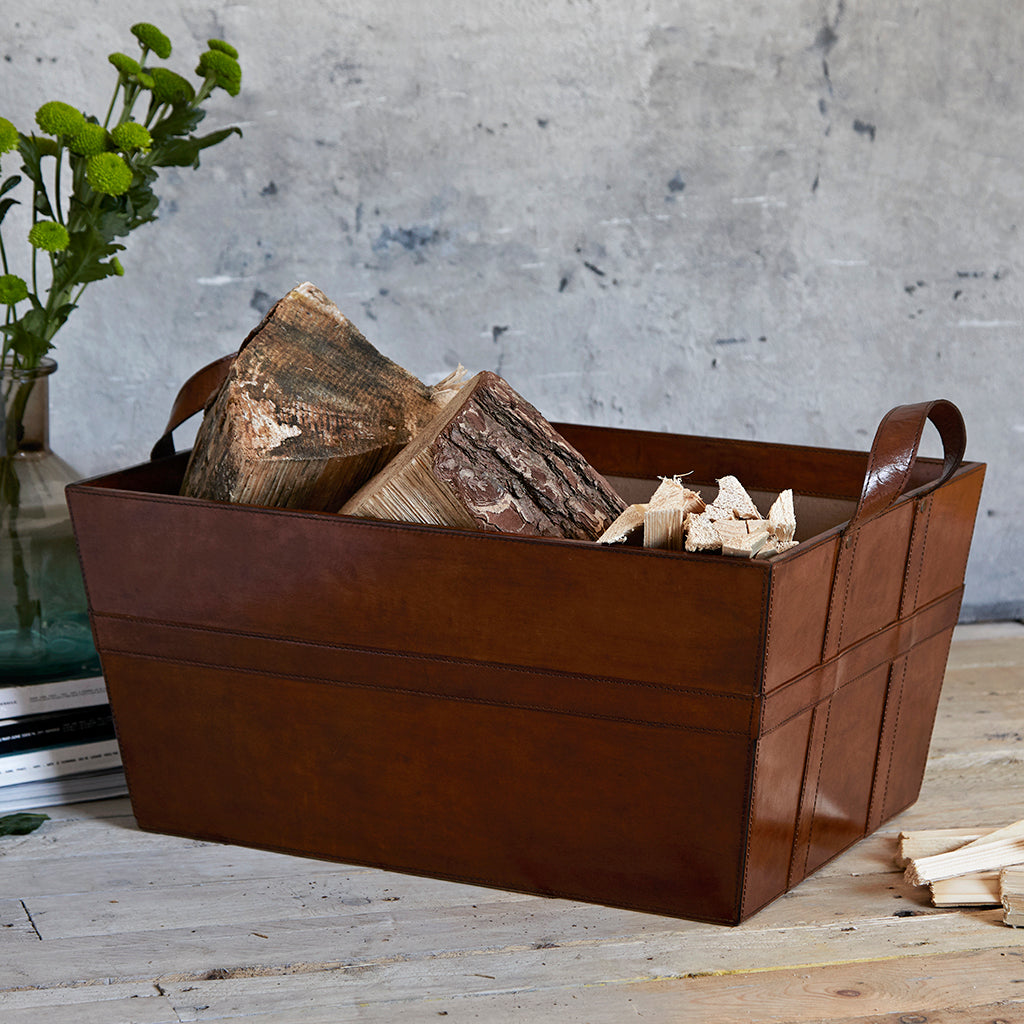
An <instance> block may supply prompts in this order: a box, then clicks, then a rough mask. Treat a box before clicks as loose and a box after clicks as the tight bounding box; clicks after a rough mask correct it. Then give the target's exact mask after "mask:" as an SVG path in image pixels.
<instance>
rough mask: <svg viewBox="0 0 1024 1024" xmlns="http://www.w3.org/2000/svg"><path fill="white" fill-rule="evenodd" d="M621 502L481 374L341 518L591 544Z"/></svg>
mask: <svg viewBox="0 0 1024 1024" xmlns="http://www.w3.org/2000/svg"><path fill="white" fill-rule="evenodd" d="M624 508H625V502H624V501H623V500H622V499H621V498H620V497H619V496H618V495H617V494H616V493H615V491H614V490H612V488H611V486H610V485H609V484H608V482H607V481H606V480H605V479H604V478H603V477H602V476H601V475H600V474H599V473H597V472H596V470H594V469H593V468H592V467H591V466H590V465H589V464H588V463H587V462H586V460H585V459H584V458H583V456H582V455H581V454H580V453H579V452H578V451H576V449H575V448H573V447H572V446H571V445H570V444H569V443H568V442H567V441H566V440H565V439H564V438H562V436H561V435H560V434H558V432H557V431H556V430H555V429H554V428H553V427H552V426H551V424H550V423H548V421H547V420H545V419H544V417H543V416H541V414H540V413H539V412H537V410H536V409H535V408H534V407H533V406H532V405H530V404H529V403H528V402H527V401H525V400H524V399H523V398H522V397H521V396H520V395H518V394H517V393H516V392H515V391H514V390H513V389H512V388H511V387H510V386H509V384H508V383H507V382H506V381H504V380H503V379H502V378H501V377H498V376H497V375H496V374H494V373H490V372H489V371H483V372H482V373H478V374H477V375H476V376H475V377H473V379H472V380H470V381H469V383H468V384H466V385H465V386H464V387H463V388H462V390H461V391H459V393H458V395H457V396H456V397H455V398H454V399H453V400H452V401H451V402H450V403H449V404H448V405H447V406H446V407H445V409H444V410H443V411H442V412H441V413H439V414H438V415H437V416H436V417H435V419H434V420H433V421H432V422H431V423H430V424H429V425H428V426H427V427H425V428H424V429H423V430H421V431H420V432H419V433H418V434H417V435H416V436H415V437H414V438H413V439H412V441H410V442H409V444H408V445H407V446H406V448H404V449H403V450H402V452H401V453H400V454H399V455H397V456H396V457H395V458H394V459H393V460H392V461H391V462H390V463H389V464H388V465H387V466H385V467H384V469H383V470H382V471H381V472H380V473H378V474H377V476H375V477H374V478H373V479H372V480H370V481H369V482H368V483H367V484H365V485H364V486H363V487H362V488H360V490H359V491H358V492H357V493H356V494H354V495H353V496H352V498H351V499H349V501H348V502H346V503H345V505H344V506H343V507H342V509H341V512H342V514H344V515H353V516H360V517H363V518H369V519H390V520H397V521H399V522H410V523H423V524H427V525H434V526H450V527H456V528H459V529H465V530H484V531H491V532H500V533H510V534H518V535H521V536H541V537H568V538H574V539H579V540H596V539H597V538H598V537H600V536H601V534H602V533H603V532H604V530H605V529H606V528H607V527H608V526H609V525H610V524H611V523H612V522H613V521H614V520H615V519H616V517H617V516H618V515H619V513H620V512H622V511H623V510H624Z"/></svg>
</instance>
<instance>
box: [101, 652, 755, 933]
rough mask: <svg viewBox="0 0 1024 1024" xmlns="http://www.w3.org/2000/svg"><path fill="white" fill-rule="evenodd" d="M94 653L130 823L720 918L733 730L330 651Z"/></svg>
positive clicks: (740, 784)
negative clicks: (284, 654) (247, 657)
mask: <svg viewBox="0 0 1024 1024" xmlns="http://www.w3.org/2000/svg"><path fill="white" fill-rule="evenodd" d="M105 669H106V671H107V673H108V687H109V689H110V694H111V701H112V704H113V707H114V710H115V716H116V720H117V727H118V732H119V736H120V738H121V741H122V746H123V754H124V760H125V766H126V771H127V775H128V781H129V787H130V790H131V797H132V803H133V808H134V809H135V813H136V815H137V817H138V820H139V823H140V825H141V826H142V827H144V828H148V829H153V830H157V831H166V832H172V833H178V834H186V835H193V836H198V837H202V838H208V839H214V840H222V841H230V842H236V843H242V844H245V845H254V846H260V847H267V848H273V849H280V850H288V851H293V852H299V853H305V854H310V855H313V856H318V857H323V858H326V859H338V860H343V861H346V862H350V863H360V864H368V865H374V866H380V867H386V868H390V869H392V870H398V871H406V872H412V873H418V874H427V875H431V876H436V877H442V878H448V879H454V880H461V881H464V882H469V883H475V884H481V885H489V886H499V887H501V888H505V889H514V890H521V891H525V892H534V893H540V894H544V895H556V896H563V897H568V898H572V899H582V900H589V901H593V902H598V903H604V904H609V905H613V906H623V907H631V908H635V909H642V910H647V911H652V912H656V913H664V914H669V915H674V916H685V917H695V918H700V919H706V920H712V921H722V922H730V921H735V920H736V916H737V913H738V902H739V893H738V890H739V883H740V869H741V862H740V860H741V851H742V849H743V845H744V843H743V822H744V818H745V802H746V799H747V792H746V785H747V776H748V771H749V759H750V741H749V738H748V737H747V736H743V735H738V734H732V735H729V734H724V733H713V732H694V731H688V730H683V729H679V728H668V727H661V728H658V727H653V726H651V725H647V724H643V723H638V722H629V721H623V720H609V719H602V718H595V717H590V718H588V717H585V716H582V715H566V714H556V713H550V712H545V711H539V710H535V709H529V708H509V707H496V706H493V705H491V704H488V703H486V702H485V701H482V700H453V699H447V698H439V697H437V696H431V695H426V694H420V693H409V692H397V691H393V690H386V689H383V688H378V687H363V686H349V685H347V684H346V682H345V677H346V661H345V658H344V656H343V655H342V656H340V657H339V658H338V660H337V662H336V666H335V669H336V671H335V677H334V678H333V679H320V680H314V679H311V678H298V677H289V676H286V675H276V674H264V675H258V674H253V673H252V672H249V671H244V672H241V671H237V670H234V669H231V668H229V667H212V666H197V665H192V664H185V663H182V662H180V661H176V660H163V659H154V658H148V657H142V656H138V655H128V654H110V653H108V654H107V655H106V657H105ZM381 671H382V672H386V671H387V666H382V668H381Z"/></svg>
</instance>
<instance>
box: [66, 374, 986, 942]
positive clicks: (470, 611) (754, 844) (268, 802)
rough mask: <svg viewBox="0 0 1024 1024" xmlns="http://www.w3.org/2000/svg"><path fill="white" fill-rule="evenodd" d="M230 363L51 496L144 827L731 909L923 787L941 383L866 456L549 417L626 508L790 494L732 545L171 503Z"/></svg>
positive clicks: (964, 476)
mask: <svg viewBox="0 0 1024 1024" xmlns="http://www.w3.org/2000/svg"><path fill="white" fill-rule="evenodd" d="M226 366H227V363H226V361H223V360H222V361H221V362H220V363H219V364H213V365H212V366H211V367H207V368H206V370H204V371H200V373H199V374H197V375H196V377H195V378H193V380H192V381H190V382H189V384H188V385H186V386H185V387H184V388H183V389H182V394H181V396H179V400H178V402H176V403H175V409H174V412H173V414H172V417H171V421H170V423H169V424H168V432H167V435H165V437H164V438H162V439H161V442H160V443H159V444H158V446H157V449H156V450H155V451H154V458H153V459H152V460H151V461H150V462H148V463H146V464H143V465H140V466H136V467H134V468H130V469H126V470H123V471H121V472H116V473H113V474H110V475H106V476H103V477H99V478H96V479H92V480H88V481H83V482H81V483H77V484H73V485H71V486H70V487H69V488H68V492H67V494H68V501H69V506H70V509H71V513H72V518H73V521H74V526H75V530H76V535H77V539H78V545H79V551H80V555H81V559H82V564H83V568H84V574H85V579H86V584H87V589H88V594H89V601H90V610H91V616H92V624H93V630H94V634H95V639H96V644H97V647H98V649H99V651H100V654H101V658H102V663H103V670H104V674H105V676H106V680H107V686H108V691H109V694H110V700H111V704H112V707H113V711H114V716H115V720H116V724H117V731H118V737H119V740H120V743H121V749H122V755H123V760H124V765H125V770H126V773H127V778H128V785H129V790H130V795H131V801H132V807H133V810H134V813H135V815H136V818H137V820H138V823H139V825H140V826H141V827H142V828H144V829H149V830H153V831H158V832H168V833H174V834H178V835H183V836H191V837H197V838H201V839H208V840H217V841H226V842H231V843H238V844H244V845H250V846H256V847H262V848H268V849H273V850H280V851H286V852H293V853H299V854H304V855H309V856H314V857H320V858H325V859H331V860H339V861H344V862H349V863H356V864H362V865H373V866H379V867H385V868H388V869H391V870H396V871H402V872H409V873H415V874H424V875H429V876H434V877H438V878H444V879H453V880H459V881H463V882H470V883H477V884H481V885H487V886H496V887H500V888H504V889H512V890H519V891H523V892H530V893H539V894H543V895H548V896H558V897H564V898H569V899H574V900H582V901H589V902H595V903H601V904H606V905H609V906H618V907H626V908H631V909H635V910H643V911H648V912H653V913H658V914H666V915H671V916H675V917H684V918H692V919H698V920H704V921H712V922H721V923H728V924H736V923H739V922H740V921H743V920H744V919H746V918H747V917H749V916H750V915H751V914H752V913H754V912H755V911H757V910H758V909H759V908H761V907H763V906H764V905H765V904H767V903H768V902H770V901H771V900H773V899H774V898H776V897H778V896H779V895H780V894H782V893H784V892H785V891H787V890H788V889H790V888H791V887H793V886H794V885H796V884H797V883H799V882H800V881H801V880H802V879H803V878H805V877H807V876H808V875H809V874H811V873H812V872H814V871H815V870H816V869H817V868H819V867H820V866H821V865H823V864H824V863H825V862H826V861H828V860H830V859H831V858H833V857H835V856H836V855H837V854H839V853H840V852H841V851H843V850H845V849H846V848H848V847H849V846H850V845H851V844H853V843H855V842H856V841H857V840H858V839H860V838H862V837H863V836H865V835H867V834H869V833H870V832H872V831H873V830H874V829H876V828H877V827H878V826H879V825H880V824H881V823H882V822H884V821H886V820H888V819H889V818H892V817H893V816H894V815H896V814H897V813H898V812H900V811H901V810H903V809H904V808H906V807H907V806H908V805H910V804H911V803H913V802H914V800H915V799H916V798H917V794H918V791H919V787H920V784H921V779H922V775H923V772H924V766H925V759H926V755H927V751H928V745H929V741H930V737H931V730H932V724H933V721H934V716H935V710H936V704H937V702H938V698H939V690H940V686H941V683H942V677H943V673H944V670H945V665H946V658H947V655H948V651H949V643H950V639H951V635H952V631H953V627H954V624H955V623H956V621H957V617H958V613H959V608H960V599H961V594H962V590H963V580H964V571H965V567H966V562H967V556H968V550H969V547H970V541H971V534H972V530H973V525H974V519H975V515H976V512H977V507H978V501H979V498H980V493H981V487H982V480H983V477H984V470H985V467H984V465H983V464H981V463H975V462H964V461H963V455H964V449H965V443H966V435H965V431H964V424H963V420H962V418H961V416H960V413H959V412H958V411H957V409H956V407H955V406H953V405H952V404H951V403H949V402H947V401H941V400H940V401H934V402H927V403H922V404H919V405H906V406H900V407H898V408H896V409H893V410H892V412H890V413H889V414H888V415H886V416H885V417H884V419H883V420H882V422H881V424H880V426H879V427H878V431H877V434H876V436H875V439H874V443H873V444H872V447H871V450H870V452H852V451H840V450H834V449H826V448H814V447H805V446H794V445H783V444H770V443H762V442H752V441H741V440H729V439H716V438H707V437H691V436H682V435H673V434H664V433H652V432H645V431H635V430H624V429H612V428H602V427H591V426H580V425H573V424H556V426H557V428H558V429H559V430H560V431H561V432H562V434H563V435H564V436H565V437H566V438H567V439H568V440H569V442H570V443H571V444H573V445H574V446H575V447H576V448H578V449H579V450H580V451H581V452H582V453H583V454H584V456H585V457H586V458H587V459H588V460H589V461H590V462H591V463H592V464H593V465H594V466H595V467H596V468H597V469H598V470H599V471H600V472H602V473H603V474H604V475H605V476H606V477H607V478H608V479H609V480H610V482H611V483H612V484H613V486H616V487H617V488H618V489H619V490H620V493H622V494H623V496H624V497H625V498H626V499H627V500H631V501H637V500H640V501H642V500H645V498H646V496H647V495H649V494H650V492H651V491H652V490H653V489H654V486H655V484H656V482H657V478H658V477H659V476H671V475H674V474H677V473H684V472H688V471H692V475H691V476H690V477H688V478H687V486H690V487H697V488H698V489H702V490H710V492H711V493H714V489H715V480H716V479H717V478H719V477H722V476H724V475H726V474H734V475H736V476H737V477H739V479H740V480H741V481H743V483H744V484H745V485H746V486H747V489H748V490H749V491H750V492H751V494H752V496H753V497H754V499H755V501H757V502H758V504H759V506H762V507H765V508H767V503H769V502H770V501H771V500H772V498H773V497H774V496H775V494H776V493H777V492H778V491H779V490H781V489H783V488H786V487H791V488H792V489H793V490H794V492H795V494H796V505H797V520H798V533H797V539H798V540H799V541H800V542H801V543H800V544H799V545H798V546H796V547H794V548H792V549H791V550H790V551H788V552H786V553H784V554H782V555H780V556H778V557H776V558H774V559H771V560H759V559H753V560H749V559H735V558H729V557H726V556H723V555H713V554H712V555H709V554H688V553H685V552H674V551H652V550H645V549H643V548H639V547H629V546H621V545H616V546H603V545H597V544H594V543H589V542H583V541H564V540H551V539H532V538H530V539H521V538H515V537H510V536H502V535H499V534H483V533H469V532H462V531H457V530H447V529H438V528H430V527H421V526H412V525H406V524H396V523H387V522H376V521H369V520H360V519H353V518H350V517H346V516H336V515H327V514H323V513H305V512H299V511H295V510H282V509H268V508H259V507H252V506H241V505H228V504H221V503H216V502H210V501H202V500H197V499H190V498H183V497H179V496H178V494H177V492H178V488H179V486H180V483H181V479H182V475H183V472H184V467H185V463H186V460H187V453H179V454H174V449H173V444H172V442H171V440H170V434H171V431H172V430H173V429H174V428H175V427H176V426H177V425H178V424H179V423H180V422H181V421H182V420H184V419H185V418H186V417H187V416H188V415H189V414H191V413H192V412H195V411H197V410H198V409H199V408H201V407H202V405H203V402H204V401H205V399H206V397H207V396H208V395H209V394H210V391H211V389H212V388H214V387H216V385H217V383H218V382H219V380H220V378H221V377H222V376H223V373H224V371H225V370H226ZM928 421H931V423H932V424H934V426H935V427H936V428H937V430H938V434H939V436H940V438H941V441H942V446H943V457H942V458H941V459H939V458H924V457H920V456H918V446H919V442H920V440H921V437H922V433H923V431H924V429H925V427H926V424H927V422H928Z"/></svg>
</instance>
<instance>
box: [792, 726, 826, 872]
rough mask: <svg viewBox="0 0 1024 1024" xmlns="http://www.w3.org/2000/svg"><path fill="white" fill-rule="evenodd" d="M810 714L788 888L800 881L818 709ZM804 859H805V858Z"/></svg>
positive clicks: (794, 824)
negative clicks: (802, 844) (798, 873)
mask: <svg viewBox="0 0 1024 1024" xmlns="http://www.w3.org/2000/svg"><path fill="white" fill-rule="evenodd" d="M807 710H808V709H807V708H804V709H803V710H802V711H801V714H804V713H806V712H807ZM810 712H811V721H810V724H809V725H808V727H807V728H808V731H807V750H806V752H805V753H804V768H803V778H801V780H800V799H799V800H798V801H797V805H796V821H795V822H794V823H793V848H792V850H791V851H790V854H789V875H788V877H787V879H786V881H787V886H788V887H792V886H794V885H796V883H797V882H799V881H800V879H799V878H797V875H796V872H797V859H798V857H799V855H800V844H801V842H802V839H801V832H802V831H803V829H802V826H803V821H804V816H805V808H806V805H807V794H808V792H809V791H810V782H811V757H812V755H813V753H814V721H815V719H816V718H817V717H818V714H819V711H818V708H817V707H816V706H815V707H813V708H811V709H810ZM794 717H796V716H794ZM815 798H817V791H815ZM805 859H806V857H805Z"/></svg>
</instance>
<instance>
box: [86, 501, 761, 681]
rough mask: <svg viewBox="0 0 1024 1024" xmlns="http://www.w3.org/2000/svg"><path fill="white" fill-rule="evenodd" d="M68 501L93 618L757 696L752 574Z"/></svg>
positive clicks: (535, 544)
mask: <svg viewBox="0 0 1024 1024" xmlns="http://www.w3.org/2000/svg"><path fill="white" fill-rule="evenodd" d="M69 496H70V499H71V506H72V514H73V517H74V521H75V530H76V534H77V537H78V543H79V550H80V552H81V556H82V561H83V566H84V569H85V577H86V583H87V589H88V592H89V600H90V606H91V608H92V610H93V613H94V614H106V615H119V616H122V617H127V618H139V619H148V620H151V621H154V622H167V623H176V624H179V625H189V626H195V627H201V628H205V629H209V630H215V631H216V630H221V631H226V632H232V633H243V634H252V635H257V636H265V637H272V638H273V637H279V638H285V639H294V640H300V641H305V642H309V643H314V644H316V643H325V644H352V645H356V646H360V647H362V648H366V649H370V650H383V651H391V652H399V653H410V654H421V655H431V656H438V657H446V656H447V657H457V658H465V659H468V660H474V661H480V662H488V663H496V664H503V665H521V666H525V667H530V668H537V669H545V670H552V671H558V672H568V673H577V674H582V675H598V676H612V677H620V678H624V679H628V680H636V681H644V682H651V683H655V684H659V685H665V686H678V687H693V686H699V687H700V688H702V689H705V690H707V691H709V692H722V693H732V694H741V695H749V694H755V693H756V692H757V691H758V689H759V686H760V678H761V661H762V635H763V630H764V620H765V614H764V609H765V607H766V605H767V595H768V580H769V567H768V566H766V565H759V564H753V563H752V562H749V561H741V560H738V559H700V558H698V557H696V556H689V555H684V554H676V553H674V552H647V551H643V550H642V549H636V548H632V549H623V548H615V549H610V548H608V547H605V546H598V545H593V544H584V543H575V542H558V541H543V540H527V539H519V538H514V537H507V536H500V535H496V534H470V533H460V532H458V531H452V530H438V529H427V528H419V527H410V526H400V525H395V524H388V523H378V522H369V521H363V520H354V519H349V518H348V517H336V516H324V515H313V514H309V513H299V512H288V511H284V510H278V509H257V508H247V507H243V506H237V505H220V504H216V503H213V502H196V501H189V500H187V499H179V498H173V497H162V496H158V495H146V494H133V493H127V492H119V491H112V490H103V489H101V488H88V487H79V488H77V489H72V490H71V491H69Z"/></svg>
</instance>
